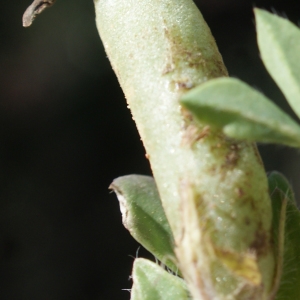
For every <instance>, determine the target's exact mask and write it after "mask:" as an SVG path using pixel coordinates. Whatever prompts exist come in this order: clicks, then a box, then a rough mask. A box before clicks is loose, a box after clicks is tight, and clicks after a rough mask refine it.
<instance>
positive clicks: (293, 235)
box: [268, 172, 300, 300]
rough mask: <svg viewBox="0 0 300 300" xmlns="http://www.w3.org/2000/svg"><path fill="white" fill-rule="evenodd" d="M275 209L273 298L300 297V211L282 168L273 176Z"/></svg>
mask: <svg viewBox="0 0 300 300" xmlns="http://www.w3.org/2000/svg"><path fill="white" fill-rule="evenodd" d="M268 181H269V190H270V196H271V200H272V209H273V241H274V245H275V247H274V248H275V257H277V259H276V262H277V270H276V272H275V274H276V275H275V278H274V286H273V290H272V293H273V295H272V296H275V295H276V298H274V297H273V298H272V297H270V299H276V300H291V299H300V285H299V282H300V211H299V210H298V208H297V206H296V202H295V199H294V193H293V190H292V188H291V186H290V185H289V183H288V181H287V179H286V178H285V177H284V176H283V175H282V174H280V173H279V172H272V173H271V174H270V175H269V177H268Z"/></svg>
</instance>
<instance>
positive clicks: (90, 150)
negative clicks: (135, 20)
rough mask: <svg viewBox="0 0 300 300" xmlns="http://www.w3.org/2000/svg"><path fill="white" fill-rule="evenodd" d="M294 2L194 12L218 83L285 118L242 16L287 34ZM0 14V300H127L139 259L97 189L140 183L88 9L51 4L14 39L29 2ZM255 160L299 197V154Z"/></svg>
mask: <svg viewBox="0 0 300 300" xmlns="http://www.w3.org/2000/svg"><path fill="white" fill-rule="evenodd" d="M102 1H105V0H102ZM298 2H299V1H298V0H285V1H280V0H256V1H255V2H254V1H250V0H198V1H196V3H197V5H198V6H199V8H200V9H201V11H202V13H203V15H204V17H205V19H206V20H207V22H208V24H209V26H210V27H211V30H212V32H213V34H214V36H215V38H216V41H217V44H218V46H219V48H220V51H221V53H222V55H223V58H224V61H225V64H226V66H227V68H228V70H229V73H230V75H231V76H234V77H237V78H240V79H242V80H244V81H246V82H248V83H249V84H250V85H252V86H254V87H255V88H257V89H258V90H260V91H262V92H263V93H265V94H266V95H267V96H269V97H270V98H272V99H273V100H274V101H276V102H277V103H278V104H279V105H280V106H281V107H282V108H283V109H284V110H285V111H287V112H288V113H291V110H290V108H289V107H288V105H287V104H286V102H285V100H284V98H283V96H282V94H281V93H280V91H279V90H278V88H277V87H276V86H275V84H274V83H273V82H272V80H271V79H270V78H269V77H268V75H267V72H266V71H265V69H264V67H263V65H262V63H261V60H260V58H259V53H258V49H257V45H256V39H255V27H254V18H253V13H252V8H253V7H254V6H258V7H262V8H266V9H267V10H269V11H274V12H277V13H278V14H279V15H283V16H287V17H288V18H289V19H290V20H292V21H293V22H295V23H298V22H299V21H300V12H299V10H298V9H296V8H298ZM1 3H2V4H1V10H0V299H1V300H27V299H28V300H41V299H43V300H64V299H72V300H77V299H78V300H81V299H91V300H93V299H95V300H96V299H97V300H98V299H104V300H106V299H109V300H118V299H129V297H130V294H129V292H128V291H126V290H125V291H124V290H122V289H129V288H130V287H131V284H132V282H131V280H130V279H129V275H130V273H131V267H132V262H133V259H134V257H135V256H136V255H138V256H145V255H146V256H147V255H148V254H147V253H146V251H145V250H143V249H142V248H141V249H139V245H138V244H137V243H136V242H135V241H134V240H133V239H132V238H131V237H130V235H129V234H128V233H127V231H126V230H125V229H124V228H123V225H122V223H121V215H120V211H119V206H118V202H117V200H116V197H115V196H114V195H113V194H111V193H110V192H109V190H108V186H109V184H110V183H111V181H112V180H113V179H114V178H116V177H118V176H121V175H125V174H131V173H138V174H151V171H150V168H149V164H148V161H147V160H146V158H145V151H144V149H143V146H142V144H141V142H140V140H139V136H138V134H137V131H136V128H135V125H134V123H133V121H132V119H131V115H130V112H129V110H128V109H127V107H126V103H125V100H124V97H123V93H122V91H121V90H120V88H119V85H118V82H117V80H116V77H115V75H114V73H113V71H112V70H111V67H110V64H109V62H108V60H107V58H106V55H105V53H104V51H103V46H102V44H101V41H100V39H99V36H98V34H97V31H96V26H95V21H94V18H95V16H94V10H93V9H94V8H93V1H92V0H58V1H57V3H56V4H55V5H54V6H53V7H52V8H51V9H48V10H46V11H45V12H44V13H43V14H42V15H41V16H39V17H38V18H37V20H36V21H35V22H34V23H33V26H32V27H30V28H26V29H24V28H23V27H22V22H21V19H22V14H23V12H24V11H25V9H26V8H27V6H28V5H29V4H30V0H20V1H12V0H2V1H1ZM259 148H260V152H261V154H262V156H263V159H264V162H265V167H266V171H271V170H274V169H276V170H279V171H282V172H283V173H284V174H286V176H287V177H288V178H289V179H290V180H291V182H292V184H293V186H294V188H295V190H296V194H297V195H298V196H299V195H300V185H299V184H298V178H299V176H300V171H299V166H300V161H299V152H297V151H296V150H293V149H289V148H286V147H283V146H273V145H272V146H265V145H260V147H259ZM138 249H139V251H138ZM137 252H138V254H137Z"/></svg>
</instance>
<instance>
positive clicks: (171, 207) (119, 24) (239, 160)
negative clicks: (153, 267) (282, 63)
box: [95, 0, 274, 300]
mask: <svg viewBox="0 0 300 300" xmlns="http://www.w3.org/2000/svg"><path fill="white" fill-rule="evenodd" d="M95 7H96V20H97V27H98V30H99V33H100V36H101V39H102V41H103V44H104V46H105V49H106V52H107V55H108V57H109V59H110V61H111V64H112V66H113V68H114V71H115V72H116V74H117V77H118V79H119V82H120V84H121V87H122V89H123V91H124V93H125V96H126V98H127V103H128V105H129V107H130V109H131V112H132V115H133V118H134V120H135V122H136V125H137V128H138V130H139V133H140V135H141V138H142V140H143V143H144V146H145V149H146V152H147V157H148V158H149V160H150V163H151V167H152V171H153V175H154V177H155V180H156V183H157V186H158V190H159V193H160V197H161V199H162V203H163V206H164V209H165V211H166V215H167V218H168V221H169V223H170V225H171V228H172V231H173V234H174V238H175V244H176V249H175V251H176V255H177V258H178V261H179V264H180V269H181V271H182V273H183V275H184V278H185V279H186V281H187V283H188V285H189V288H190V291H191V293H192V295H193V298H194V299H218V300H219V299H220V300H221V299H224V300H225V299H257V300H259V299H267V297H268V291H270V289H271V285H272V279H273V278H274V276H273V273H274V257H273V249H272V246H271V243H270V233H271V219H272V215H271V205H270V198H269V195H268V185H267V178H266V175H265V172H264V168H263V165H262V162H261V159H260V157H259V154H258V152H257V149H256V147H255V145H253V144H250V143H244V142H237V141H234V140H230V139H228V138H226V137H225V136H224V135H223V134H221V133H220V132H218V131H215V130H212V129H210V130H208V128H207V126H206V124H202V125H198V124H195V122H194V121H193V119H192V117H191V116H190V114H189V113H188V112H186V111H185V110H184V109H182V108H181V106H180V104H179V99H180V97H181V95H182V94H183V93H184V92H186V91H187V90H189V89H190V88H192V87H194V86H197V85H199V84H201V83H202V82H205V81H207V80H209V79H211V78H215V77H220V76H227V71H226V69H225V67H224V64H223V61H222V58H221V56H220V54H219V52H218V49H217V46H216V44H215V41H214V39H213V37H212V35H211V32H210V30H209V28H208V27H207V25H206V23H205V21H204V19H203V17H202V15H201V14H200V12H199V11H198V9H197V7H196V6H195V4H194V3H193V2H192V1H191V0H151V1H149V0H127V1H124V0H95Z"/></svg>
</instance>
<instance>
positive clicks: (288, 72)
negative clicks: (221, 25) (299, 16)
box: [255, 9, 300, 117]
mask: <svg viewBox="0 0 300 300" xmlns="http://www.w3.org/2000/svg"><path fill="white" fill-rule="evenodd" d="M255 18H256V28H257V39H258V46H259V50H260V53H261V58H262V60H263V62H264V65H265V66H266V68H267V70H268V72H269V73H270V75H271V76H272V77H273V79H274V80H275V82H276V83H277V85H278V86H279V88H280V89H281V91H282V92H283V94H284V95H285V97H286V99H287V100H288V102H289V104H290V105H291V107H292V108H293V110H294V111H295V113H296V114H297V115H298V117H300V30H299V28H298V27H297V26H295V25H294V24H293V23H291V22H290V21H288V20H287V19H284V18H281V17H278V16H275V15H272V14H271V13H269V12H267V11H265V10H261V9H255Z"/></svg>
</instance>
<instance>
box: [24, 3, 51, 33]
mask: <svg viewBox="0 0 300 300" xmlns="http://www.w3.org/2000/svg"><path fill="white" fill-rule="evenodd" d="M54 2H55V0H34V1H33V2H32V4H31V5H30V6H29V7H28V8H27V9H26V11H25V13H24V15H23V26H24V27H29V26H30V25H31V24H32V22H33V20H34V19H35V17H36V16H37V15H38V14H40V13H41V12H42V11H43V10H44V9H45V8H47V7H50V6H52V4H54Z"/></svg>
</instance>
